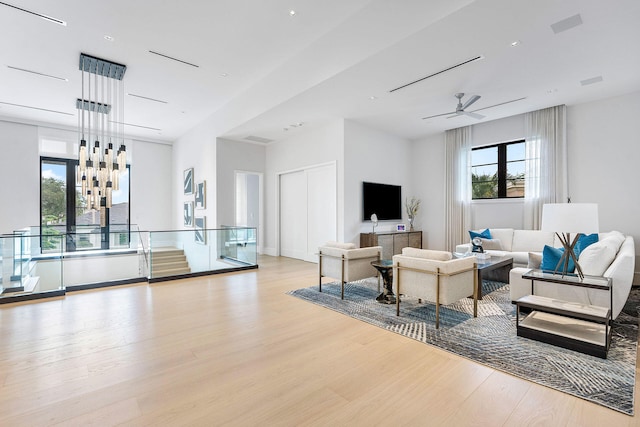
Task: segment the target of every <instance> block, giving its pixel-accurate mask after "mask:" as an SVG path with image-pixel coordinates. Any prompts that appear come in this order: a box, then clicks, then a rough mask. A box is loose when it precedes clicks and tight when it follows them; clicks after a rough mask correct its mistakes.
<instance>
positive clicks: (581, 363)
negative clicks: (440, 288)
mask: <svg viewBox="0 0 640 427" xmlns="http://www.w3.org/2000/svg"><path fill="white" fill-rule="evenodd" d="M377 286H378V282H377V280H375V279H368V280H363V281H359V282H354V283H349V284H347V286H346V287H345V299H344V301H343V300H341V299H340V284H339V283H329V284H323V285H322V293H320V292H318V287H317V286H313V287H309V288H303V289H298V290H295V291H291V292H289V294H290V295H293V296H295V297H298V298H301V299H304V300H307V301H310V302H313V303H315V304H318V305H321V306H323V307H327V308H330V309H332V310H335V311H338V312H340V313H343V314H346V315H348V316H351V317H354V318H356V319H359V320H363V321H365V322H368V323H371V324H372V325H376V326H379V327H381V328H384V329H388V330H390V331H393V332H396V333H398V334H401V335H404V336H406V337H409V338H413V339H415V340H418V341H421V342H423V343H427V344H431V345H434V346H437V347H440V348H442V349H444V350H447V351H450V352H452V353H455V354H458V355H460V356H463V357H466V358H468V359H471V360H473V361H476V362H478V363H482V364H484V365H487V366H489V367H491V368H495V369H498V370H501V371H504V372H507V373H509V374H511V375H514V376H517V377H520V378H523V379H526V380H529V381H533V382H535V383H538V384H541V385H544V386H547V387H551V388H553V389H556V390H560V391H562V392H565V393H569V394H571V395H574V396H577V397H580V398H583V399H586V400H589V401H591V402H594V403H598V404H600V405H603V406H606V407H608V408H611V409H614V410H616V411H620V412H622V413H624V414H627V415H633V402H634V396H633V395H634V385H635V370H636V369H635V367H636V346H637V336H638V309H639V308H640V291H638V290H636V289H634V290H632V293H631V295H630V297H629V301H627V304H626V305H625V308H624V310H623V312H622V313H621V314H620V316H618V319H616V321H615V322H614V325H613V338H612V344H611V347H610V349H609V353H608V356H607V359H600V358H597V357H593V356H588V355H585V354H582V353H578V352H575V351H571V350H565V349H563V348H560V347H555V346H553V345H550V344H545V343H541V342H538V341H533V340H530V339H527V338H523V337H518V336H517V335H516V318H515V305H513V304H511V299H510V296H509V286H508V285H506V284H504V283H500V282H490V281H485V282H484V283H483V284H482V286H483V292H482V294H483V295H484V298H483V299H482V300H481V301H478V317H477V318H474V317H473V301H472V300H471V299H463V300H460V301H459V302H458V303H456V304H452V305H449V306H441V307H440V329H436V328H435V305H433V304H430V303H418V300H417V299H413V298H409V297H403V298H402V304H400V317H397V316H396V315H395V305H386V304H380V303H378V302H376V301H375V297H376V295H378V292H377Z"/></svg>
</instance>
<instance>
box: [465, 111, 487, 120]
mask: <svg viewBox="0 0 640 427" xmlns="http://www.w3.org/2000/svg"><path fill="white" fill-rule="evenodd" d="M462 114H464V115H465V116H469V117H473V118H474V119H476V120H482V119H484V118H485V116H483V115H482V114H478V113H474V112H472V111H463V112H462Z"/></svg>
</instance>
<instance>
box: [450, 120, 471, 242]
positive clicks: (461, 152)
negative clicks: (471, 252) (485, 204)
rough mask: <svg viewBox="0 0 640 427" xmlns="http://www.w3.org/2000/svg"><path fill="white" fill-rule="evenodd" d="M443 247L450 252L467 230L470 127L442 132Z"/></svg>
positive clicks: (462, 240) (468, 225) (469, 225)
mask: <svg viewBox="0 0 640 427" xmlns="http://www.w3.org/2000/svg"><path fill="white" fill-rule="evenodd" d="M444 140H445V168H446V170H445V177H446V180H445V244H446V250H448V251H450V252H453V251H454V250H455V247H456V245H458V244H460V243H464V242H466V241H467V240H468V239H469V236H468V234H467V233H468V231H469V229H470V227H471V126H466V127H463V128H458V129H451V130H448V131H446V132H445V138H444Z"/></svg>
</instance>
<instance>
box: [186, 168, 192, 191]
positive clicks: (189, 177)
mask: <svg viewBox="0 0 640 427" xmlns="http://www.w3.org/2000/svg"><path fill="white" fill-rule="evenodd" d="M184 194H185V195H186V194H193V168H189V169H185V171H184Z"/></svg>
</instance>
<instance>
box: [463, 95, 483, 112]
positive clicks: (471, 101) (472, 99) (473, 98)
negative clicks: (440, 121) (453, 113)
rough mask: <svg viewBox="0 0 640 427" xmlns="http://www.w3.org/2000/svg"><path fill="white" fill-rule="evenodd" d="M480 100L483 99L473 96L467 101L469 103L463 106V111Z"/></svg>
mask: <svg viewBox="0 0 640 427" xmlns="http://www.w3.org/2000/svg"><path fill="white" fill-rule="evenodd" d="M480 98H481V96H480V95H473V96H472V97H471V98H469V99H468V100H467V102H465V103H464V105H463V106H462V109H463V110H465V109H466V108H467V107H468V106H469V105H471V104H473V103H474V102H476V101H477V100H478V99H480Z"/></svg>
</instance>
